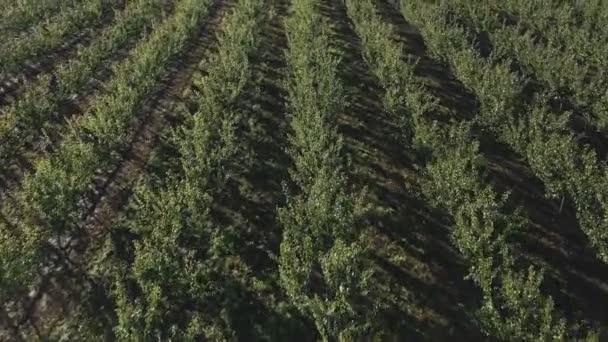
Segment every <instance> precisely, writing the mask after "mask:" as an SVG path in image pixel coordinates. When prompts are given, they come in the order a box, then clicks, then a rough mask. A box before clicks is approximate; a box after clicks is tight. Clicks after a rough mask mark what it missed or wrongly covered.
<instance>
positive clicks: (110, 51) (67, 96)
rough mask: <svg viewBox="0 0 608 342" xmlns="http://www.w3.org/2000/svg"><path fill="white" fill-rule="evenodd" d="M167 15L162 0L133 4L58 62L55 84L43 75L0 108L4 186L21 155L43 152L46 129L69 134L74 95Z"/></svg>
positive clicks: (0, 163) (141, 0) (0, 161)
mask: <svg viewBox="0 0 608 342" xmlns="http://www.w3.org/2000/svg"><path fill="white" fill-rule="evenodd" d="M162 13H163V8H162V5H161V3H160V2H158V1H154V0H138V1H133V2H131V3H130V4H129V6H127V8H126V9H125V10H124V12H121V13H119V14H117V17H116V19H115V21H114V23H113V24H112V25H111V26H109V27H107V28H106V29H104V30H103V31H102V32H101V33H100V34H99V36H98V37H97V38H96V39H94V40H93V42H91V44H90V45H87V46H86V47H83V48H81V49H79V50H78V54H77V56H76V57H75V58H73V59H69V60H66V61H64V62H62V63H60V64H59V65H58V66H57V69H56V71H55V73H54V78H55V81H54V82H51V77H50V76H42V77H40V78H39V79H37V80H35V81H33V82H32V83H30V84H28V85H27V86H26V88H25V89H24V91H23V93H22V94H21V96H20V98H19V99H18V100H16V101H15V102H13V103H11V104H9V105H7V106H5V107H3V108H1V109H0V113H1V114H0V142H1V145H0V179H1V180H2V188H6V187H8V186H9V184H7V183H9V180H10V179H11V178H12V172H11V170H13V168H14V167H15V166H16V164H18V161H19V160H20V159H23V158H24V157H25V156H28V155H29V153H31V152H41V151H35V150H36V146H39V149H40V148H42V150H44V146H43V145H44V138H43V137H44V136H45V135H46V134H48V133H47V132H52V133H53V136H57V135H58V134H57V132H62V131H63V132H64V133H65V126H66V125H65V123H66V121H67V120H65V119H64V118H63V117H62V115H63V114H64V112H65V110H64V108H65V107H66V106H67V105H68V104H69V103H70V101H71V100H72V99H73V96H75V95H80V96H82V92H83V90H85V89H87V87H90V86H91V84H90V82H91V79H93V78H94V77H95V76H96V75H97V74H98V73H99V71H100V70H103V69H104V68H106V67H107V64H108V63H110V62H112V61H113V59H114V58H116V57H115V55H116V54H117V53H119V51H120V50H121V49H124V48H125V47H129V45H133V44H134V43H135V42H136V40H137V39H138V38H139V37H141V36H145V32H146V29H147V28H148V29H149V28H151V27H152V26H153V25H154V22H157V21H158V20H159V19H161V14H162ZM95 101H96V100H95V99H92V100H91V101H90V102H92V103H93V102H95ZM76 120H80V119H79V118H76ZM47 143H48V142H47ZM34 155H36V153H34Z"/></svg>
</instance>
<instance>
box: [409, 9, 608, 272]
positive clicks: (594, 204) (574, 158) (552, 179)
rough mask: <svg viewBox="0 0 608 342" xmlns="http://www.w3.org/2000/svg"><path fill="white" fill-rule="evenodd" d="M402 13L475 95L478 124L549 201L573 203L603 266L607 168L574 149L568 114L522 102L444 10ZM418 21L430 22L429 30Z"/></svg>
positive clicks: (516, 88)
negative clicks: (523, 164)
mask: <svg viewBox="0 0 608 342" xmlns="http://www.w3.org/2000/svg"><path fill="white" fill-rule="evenodd" d="M402 9H403V11H404V15H406V16H407V17H408V18H410V17H412V18H416V19H415V20H413V21H414V22H416V24H418V25H419V27H420V29H421V30H422V32H424V34H425V38H426V40H427V41H428V43H429V45H430V46H431V47H432V49H433V52H434V53H435V54H437V55H438V56H439V57H440V58H442V59H443V60H445V61H446V62H448V63H449V65H451V66H452V67H453V69H454V71H455V73H456V75H457V77H458V78H459V79H461V80H462V81H463V83H464V84H465V85H466V86H467V87H468V88H470V89H472V90H473V91H474V92H475V94H476V95H477V97H478V100H479V102H480V107H481V108H480V112H479V113H478V118H477V120H476V122H477V124H478V125H480V126H481V127H483V128H484V129H486V130H488V131H490V132H492V133H494V134H496V135H497V136H498V137H499V139H500V140H502V141H503V142H505V143H507V144H508V145H509V146H511V148H513V149H514V150H515V151H517V152H518V153H520V154H521V155H523V156H524V157H525V158H526V160H527V161H528V163H529V164H530V167H531V168H532V170H533V172H534V173H535V175H536V176H537V177H538V178H539V179H541V180H542V181H543V182H544V185H545V187H546V191H547V195H548V196H549V197H552V198H563V196H568V197H569V198H570V199H571V200H572V202H573V205H574V207H575V209H576V211H577V217H578V220H579V223H580V225H581V229H582V230H583V231H584V232H585V233H586V234H587V236H588V238H589V240H590V243H591V244H592V246H593V247H594V248H595V249H596V251H597V254H598V257H599V258H600V259H602V260H603V261H604V262H607V261H608V229H607V227H608V226H607V224H608V220H606V217H607V213H608V193H607V192H606V189H608V187H607V186H606V185H607V181H608V179H607V176H606V167H605V166H604V164H603V163H601V162H598V159H597V156H596V154H595V153H594V151H592V150H591V148H589V147H581V146H580V145H579V144H577V142H576V140H575V139H574V137H573V135H572V133H571V132H570V130H569V128H568V126H567V121H568V116H569V114H568V113H567V112H566V113H553V112H552V111H551V110H550V109H549V108H548V105H547V103H548V101H549V99H548V98H547V96H546V95H544V94H542V93H541V94H538V96H535V97H534V98H532V99H531V100H530V101H524V99H522V94H525V84H524V82H523V81H522V80H521V79H520V77H519V76H518V75H517V74H515V73H514V72H512V71H511V68H510V65H509V63H507V62H503V61H493V60H492V59H486V58H483V57H481V56H480V55H479V54H478V52H477V51H476V50H475V48H474V47H473V46H472V45H471V42H470V41H469V40H467V38H466V36H467V35H466V32H463V31H464V30H465V29H464V28H462V27H460V26H458V25H456V24H453V25H452V24H451V23H450V21H449V19H448V16H447V12H448V11H449V9H448V8H447V6H446V5H444V6H441V5H440V4H439V5H424V6H420V5H409V4H406V5H404V6H403V8H402ZM422 18H425V19H427V18H430V19H432V21H433V23H432V25H431V23H430V22H427V21H425V20H422Z"/></svg>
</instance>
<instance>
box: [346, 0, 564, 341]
mask: <svg viewBox="0 0 608 342" xmlns="http://www.w3.org/2000/svg"><path fill="white" fill-rule="evenodd" d="M346 4H347V8H348V13H349V15H350V17H351V18H352V19H353V21H354V23H355V26H356V30H357V32H358V34H359V35H360V36H361V39H362V41H363V50H364V56H365V59H366V60H367V62H368V63H369V64H370V66H371V68H372V70H373V71H374V73H375V74H376V76H377V77H378V79H379V80H380V83H381V84H382V85H383V87H384V89H385V105H386V108H387V111H388V112H389V113H391V114H392V115H406V116H410V118H408V119H406V120H403V119H401V118H395V120H398V121H401V122H411V124H412V127H410V128H409V129H407V130H406V131H405V132H404V133H406V134H411V135H412V136H411V137H410V138H411V140H412V141H413V142H414V143H415V146H414V147H415V148H424V149H428V150H430V151H431V156H430V159H429V160H428V163H427V166H426V175H427V176H428V178H429V180H428V182H427V183H426V184H425V185H424V186H423V189H424V191H425V192H426V193H427V195H428V197H429V198H430V199H433V200H434V201H435V202H437V204H438V205H439V206H441V207H443V208H445V209H446V210H447V211H448V212H449V213H450V214H451V215H452V217H453V220H454V223H453V224H454V226H453V227H452V229H453V231H452V239H453V242H454V244H455V245H456V247H457V248H458V250H459V251H460V252H461V253H462V254H463V255H464V257H465V259H466V260H467V262H468V264H469V271H470V277H471V278H472V279H473V280H474V281H475V283H476V284H477V285H478V286H479V287H480V288H481V290H482V293H483V303H482V306H481V308H480V310H479V313H478V314H479V317H478V319H479V322H480V325H481V326H482V328H483V329H484V331H485V332H486V333H487V334H488V335H490V336H492V337H494V338H499V339H513V338H514V339H517V340H538V339H556V338H557V339H560V338H564V336H567V334H569V333H571V332H570V331H568V330H567V325H566V322H565V321H564V320H563V318H561V313H559V312H558V311H557V310H556V308H555V306H554V304H553V301H552V300H551V298H550V297H549V296H546V295H544V294H542V292H541V290H540V283H541V281H542V271H541V270H538V269H536V268H534V267H532V266H530V267H523V266H522V265H521V261H519V260H518V258H517V257H516V255H517V253H516V252H515V251H514V250H513V249H512V247H511V246H510V244H511V241H510V240H511V238H512V236H513V235H512V234H513V233H514V232H516V231H517V230H521V229H524V228H526V226H527V225H528V221H527V218H526V217H525V216H524V215H522V214H521V213H520V212H519V211H518V210H511V209H508V207H509V206H508V200H509V199H508V194H504V193H502V194H501V193H499V192H497V191H496V190H495V189H493V187H492V186H491V185H489V183H488V182H487V180H486V179H484V177H483V166H482V165H483V156H482V155H481V154H480V153H479V151H478V146H479V142H478V141H476V139H475V138H473V137H472V134H471V125H470V123H468V122H466V121H464V122H458V121H457V120H456V119H455V118H452V119H450V118H447V120H445V121H437V120H433V119H434V118H437V117H440V116H443V117H445V116H449V115H450V113H449V109H447V108H445V107H442V106H441V105H439V101H438V100H437V99H435V98H434V97H433V95H431V94H430V93H429V92H428V90H427V89H425V87H424V83H423V81H421V80H419V79H417V77H416V76H414V64H411V63H408V62H407V61H406V59H405V58H404V57H405V56H404V51H405V50H404V47H403V46H402V45H400V43H398V42H397V41H396V40H395V39H394V38H395V33H394V31H393V30H394V29H393V28H392V27H391V26H390V25H389V24H387V23H385V22H383V21H382V19H381V17H380V16H379V15H377V14H376V8H375V7H374V4H373V2H372V1H366V0H364V1H354V0H347V1H346ZM409 6H427V5H423V4H420V5H413V4H411V5H410V4H408V5H405V4H403V7H404V9H409V8H410V7H409ZM408 13H409V12H408ZM417 14H418V15H421V13H417ZM418 18H419V19H420V20H421V21H422V20H428V19H426V18H425V17H424V16H419V17H418ZM403 148H408V147H407V146H404V147H403ZM516 264H517V266H516Z"/></svg>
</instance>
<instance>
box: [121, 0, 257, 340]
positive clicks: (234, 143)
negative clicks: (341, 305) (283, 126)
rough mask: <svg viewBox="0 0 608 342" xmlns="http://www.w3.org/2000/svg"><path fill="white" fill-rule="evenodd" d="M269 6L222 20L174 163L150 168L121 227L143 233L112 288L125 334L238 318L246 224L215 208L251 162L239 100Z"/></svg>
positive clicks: (211, 326)
mask: <svg viewBox="0 0 608 342" xmlns="http://www.w3.org/2000/svg"><path fill="white" fill-rule="evenodd" d="M268 9H269V8H268V2H266V1H261V0H241V1H239V2H238V3H236V4H235V5H234V7H233V9H232V12H231V13H230V14H229V15H228V16H227V17H226V19H225V20H224V21H223V22H222V28H221V32H220V33H219V34H218V35H217V39H218V43H217V44H218V50H217V52H216V53H215V54H213V56H212V57H211V58H210V59H208V60H206V61H205V65H204V66H203V67H202V68H203V69H204V70H205V75H199V76H198V77H197V78H195V79H194V81H193V85H194V89H195V90H194V91H193V92H191V93H190V99H189V101H188V102H190V103H192V104H193V108H191V110H192V111H193V112H192V113H186V114H185V115H186V118H185V123H184V124H183V125H181V126H178V127H177V128H175V129H174V130H173V133H174V134H173V139H172V141H171V144H172V145H173V146H174V148H175V156H174V157H173V158H172V159H174V160H175V161H174V162H172V164H173V167H172V168H171V170H163V171H164V172H166V174H148V175H147V176H144V177H143V179H142V182H141V183H140V184H139V186H137V188H136V189H135V193H134V196H133V200H132V201H131V204H130V208H129V210H128V213H127V215H126V218H125V219H124V220H123V221H122V222H121V223H120V224H119V225H118V226H117V227H116V228H115V229H121V228H122V229H128V230H129V231H130V232H131V233H132V234H135V235H136V236H137V238H136V239H135V241H134V244H135V248H134V250H132V253H133V255H132V261H128V260H124V261H122V262H121V264H122V265H126V266H123V267H126V268H124V269H122V270H121V271H119V272H118V273H117V274H119V276H117V277H116V280H115V282H116V283H115V284H116V285H115V286H114V289H115V290H114V291H113V299H114V300H115V303H116V312H117V315H118V326H117V332H118V334H117V335H118V336H119V337H120V338H123V339H126V340H129V339H131V338H141V337H143V338H148V337H155V338H157V337H158V338H161V339H178V340H181V339H199V338H205V339H210V340H230V339H233V338H234V336H235V331H237V330H238V329H239V328H240V327H238V326H236V322H237V321H238V316H239V315H243V314H244V312H239V308H240V307H241V306H242V305H243V304H244V303H241V302H240V299H239V298H243V296H245V295H244V294H243V293H244V292H246V291H248V290H247V288H248V287H250V285H251V284H250V282H251V279H250V278H252V275H251V270H250V269H249V267H248V265H247V264H246V263H245V262H244V260H243V259H242V256H241V251H239V250H238V249H237V248H236V246H237V245H239V243H237V241H238V240H239V239H242V238H243V235H242V234H241V232H239V227H238V226H233V225H222V223H221V222H220V221H218V218H217V217H216V216H214V215H213V208H214V207H215V205H216V203H217V201H219V198H221V197H222V195H223V194H224V193H225V192H226V191H228V186H227V183H229V182H230V181H232V180H234V179H235V178H238V177H239V176H240V175H241V172H243V170H247V169H248V168H249V165H248V164H247V160H248V159H249V158H248V157H247V154H248V151H247V146H245V145H244V144H243V142H242V141H243V140H242V139H240V138H239V137H238V131H239V129H240V127H242V126H243V125H244V124H245V121H246V120H247V116H246V115H245V114H244V113H243V112H242V110H241V109H240V107H239V101H240V100H241V99H242V97H243V95H244V92H245V86H246V85H247V84H249V82H250V81H251V77H252V65H251V58H252V56H253V55H254V54H256V53H257V51H256V49H257V47H258V46H259V38H260V35H261V30H262V28H263V27H264V24H265V20H266V19H267V15H266V12H267V11H268ZM129 213H130V214H129ZM129 259H130V258H129ZM152 275H153V276H152ZM130 284H134V286H136V287H137V288H138V291H137V295H133V294H132V293H133V292H132V291H129V290H128V288H129V286H133V285H130Z"/></svg>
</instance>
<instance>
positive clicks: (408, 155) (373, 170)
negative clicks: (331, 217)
mask: <svg viewBox="0 0 608 342" xmlns="http://www.w3.org/2000/svg"><path fill="white" fill-rule="evenodd" d="M320 10H321V12H322V14H323V15H324V16H326V17H327V18H328V19H329V20H330V22H331V23H332V25H333V28H334V32H333V34H334V37H333V38H334V39H333V42H334V43H335V44H336V49H337V50H339V51H342V52H343V56H342V62H341V64H340V70H339V74H340V76H341V78H342V80H343V82H344V85H345V87H346V91H347V98H348V101H347V103H348V104H347V108H346V111H345V113H343V115H341V117H340V132H341V133H342V134H343V136H344V139H345V148H346V151H347V152H348V154H349V156H350V158H351V167H350V168H349V169H350V170H352V172H351V177H352V181H353V183H354V184H353V185H354V186H355V187H357V188H366V189H367V192H368V193H367V194H368V197H369V201H370V202H371V204H372V206H373V209H372V210H371V213H370V214H369V216H368V218H367V221H368V223H369V224H370V225H371V229H370V234H369V244H370V246H369V248H370V250H371V251H374V252H373V254H374V260H375V261H376V264H377V266H378V268H379V269H380V270H382V271H381V272H380V273H379V275H378V276H379V277H380V279H379V281H380V282H382V283H383V284H385V285H384V286H385V288H386V289H387V293H390V294H391V296H390V297H388V296H387V298H385V299H386V300H387V304H386V307H387V308H388V309H387V310H386V312H385V318H386V319H387V321H389V322H391V327H389V328H388V329H389V330H391V331H392V332H393V333H394V335H396V336H398V337H401V338H403V337H410V338H413V339H440V338H446V337H448V336H461V337H470V338H472V339H479V338H480V334H479V331H478V328H477V327H476V326H475V323H474V319H473V318H472V317H471V313H472V312H473V311H474V308H475V307H476V305H477V304H478V300H479V292H478V291H477V289H476V288H475V287H474V286H473V284H472V282H469V281H466V280H464V277H465V275H466V273H467V271H466V267H465V266H464V263H463V261H462V259H461V257H460V255H459V254H458V253H457V252H456V251H455V250H454V249H453V248H452V247H451V244H450V240H449V229H448V227H447V225H449V222H448V220H447V217H446V216H445V215H443V214H442V213H439V212H436V211H435V210H433V209H432V208H431V207H430V206H429V205H428V203H425V201H424V199H423V196H422V195H421V194H420V189H419V182H420V180H421V176H420V175H419V173H418V172H417V171H416V169H415V167H414V166H413V164H414V159H415V157H414V156H413V152H412V150H411V148H410V147H409V146H406V145H404V144H403V143H402V142H400V141H401V139H400V137H401V133H400V129H399V128H398V126H397V125H396V124H395V123H394V122H393V121H392V119H391V117H390V116H389V114H388V113H386V112H385V111H384V109H383V104H382V100H381V96H382V93H383V91H382V89H381V88H380V87H379V83H378V81H377V80H376V79H375V77H374V76H372V74H371V72H370V70H369V68H368V66H367V65H366V63H365V61H364V59H363V56H362V48H361V41H360V39H359V37H358V36H357V34H356V33H355V31H354V25H353V23H352V22H351V21H350V19H349V17H348V15H347V13H346V9H345V7H344V6H343V5H342V4H341V3H340V2H330V1H324V2H322V5H321V8H320ZM398 322H402V323H403V326H400V324H399V323H398Z"/></svg>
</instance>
